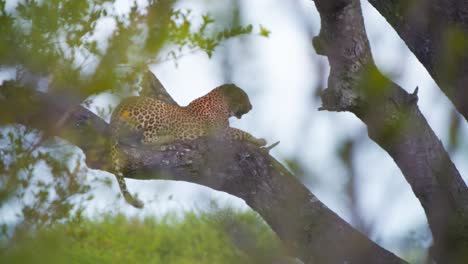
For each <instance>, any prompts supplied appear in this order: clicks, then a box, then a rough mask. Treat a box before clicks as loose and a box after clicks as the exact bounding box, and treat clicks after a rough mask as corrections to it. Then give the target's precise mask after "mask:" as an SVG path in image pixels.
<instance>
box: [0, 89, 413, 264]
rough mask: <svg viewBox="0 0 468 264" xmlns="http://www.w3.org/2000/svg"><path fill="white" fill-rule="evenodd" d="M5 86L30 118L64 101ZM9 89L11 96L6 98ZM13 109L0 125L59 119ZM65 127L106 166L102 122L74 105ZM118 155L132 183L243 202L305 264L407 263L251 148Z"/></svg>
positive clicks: (229, 145)
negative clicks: (168, 184) (220, 194)
mask: <svg viewBox="0 0 468 264" xmlns="http://www.w3.org/2000/svg"><path fill="white" fill-rule="evenodd" d="M10 88H11V89H8V87H5V86H4V87H0V95H2V96H0V106H3V105H5V104H6V103H7V102H8V101H11V102H21V101H23V102H24V104H25V105H29V106H31V107H33V108H34V109H37V110H40V109H44V110H40V111H39V112H38V113H37V114H35V115H38V114H44V115H45V116H47V112H48V111H51V112H55V111H60V109H61V107H62V106H61V104H63V103H66V102H63V100H57V98H47V96H46V95H43V94H42V95H41V94H40V93H37V92H29V93H28V92H25V91H23V92H21V93H19V94H17V93H16V92H18V91H21V89H19V88H17V87H10ZM6 91H13V92H11V93H9V94H8V95H7V96H5V94H4V92H6ZM7 93H8V92H7ZM15 96H20V97H15ZM16 109H17V108H14V107H11V108H10V107H4V108H3V107H2V108H1V109H0V110H1V112H2V113H5V115H8V116H10V117H11V118H8V119H0V123H5V122H6V123H9V122H10V123H11V122H22V123H25V124H27V125H29V126H33V127H37V128H43V127H46V126H48V124H49V123H50V124H53V123H54V122H55V121H56V120H55V121H54V120H50V121H47V122H36V121H35V119H34V118H30V113H29V111H24V112H21V113H18V112H17V111H16ZM46 109H47V110H46ZM51 119H52V118H51ZM43 120H44V119H43ZM64 129H65V130H64V131H63V132H61V133H60V135H61V137H63V138H65V139H67V140H69V141H71V142H72V143H73V144H75V145H77V146H78V147H80V148H81V149H82V150H83V151H84V153H85V155H86V162H87V164H88V166H89V167H90V168H95V169H106V168H108V166H109V160H108V155H106V154H104V153H105V152H106V151H107V149H108V148H107V140H108V127H107V124H106V123H105V122H103V121H102V120H101V119H100V118H99V117H97V116H95V115H94V114H92V113H90V112H89V111H88V110H86V109H85V108H83V107H80V106H79V107H76V108H75V109H74V112H73V113H72V114H71V115H70V118H69V119H68V120H67V122H66V123H65V125H64ZM90 142H92V143H90ZM123 151H124V153H126V156H127V159H128V161H129V164H131V165H130V166H128V167H127V168H126V171H125V175H126V176H127V177H129V178H136V179H171V180H181V181H189V182H194V183H198V184H202V185H205V186H208V187H211V188H213V189H216V190H220V191H224V192H227V193H230V194H232V195H235V196H237V197H240V198H242V199H244V200H245V201H246V202H247V204H249V205H250V206H251V207H252V208H253V209H254V210H255V211H257V212H258V213H259V214H260V215H261V216H262V217H263V219H265V221H267V223H268V224H269V225H270V226H271V228H272V229H273V230H274V231H275V232H276V233H277V234H278V236H279V237H280V238H281V240H282V241H284V243H285V245H286V246H287V247H288V248H289V249H290V250H291V254H293V255H296V256H298V257H299V258H301V259H302V260H303V261H304V262H305V263H404V261H403V260H401V259H399V258H398V257H396V256H395V255H393V254H392V253H390V252H388V251H386V250H384V249H382V248H381V247H379V246H378V245H377V244H375V243H374V242H372V241H371V240H369V239H368V238H366V237H365V236H364V235H362V234H361V233H359V232H358V231H356V230H355V229H353V228H352V227H351V226H350V225H349V224H347V223H346V222H345V221H344V220H342V219H341V218H339V217H338V216H337V215H336V214H335V213H333V212H332V211H331V210H330V209H328V208H327V207H326V206H325V205H324V204H322V203H321V202H320V201H319V200H318V199H317V198H316V197H315V196H314V195H313V194H312V193H310V191H309V190H308V189H307V188H305V187H304V186H303V185H302V184H301V183H300V182H299V181H298V180H297V179H296V178H295V177H294V176H293V175H291V174H290V173H289V172H288V171H287V170H286V169H285V168H284V167H283V166H282V165H281V164H279V163H278V162H277V161H276V160H275V159H273V158H272V157H270V156H269V155H268V154H267V153H266V152H265V151H264V150H260V149H259V148H257V147H255V146H252V145H249V144H246V143H242V142H237V141H233V142H221V141H219V140H216V139H210V138H200V139H198V140H195V141H190V142H178V143H174V144H172V145H170V146H166V147H162V148H159V149H155V148H149V147H145V146H137V147H135V146H123Z"/></svg>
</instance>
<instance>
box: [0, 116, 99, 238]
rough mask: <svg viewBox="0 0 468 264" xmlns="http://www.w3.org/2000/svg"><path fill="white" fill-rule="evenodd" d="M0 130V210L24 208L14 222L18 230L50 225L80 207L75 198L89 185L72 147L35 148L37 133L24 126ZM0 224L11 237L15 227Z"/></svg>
mask: <svg viewBox="0 0 468 264" xmlns="http://www.w3.org/2000/svg"><path fill="white" fill-rule="evenodd" d="M0 131H1V132H3V133H0V156H1V158H2V161H1V162H0V201H1V205H2V206H1V207H0V209H2V210H3V212H4V213H6V210H5V208H6V207H8V206H10V207H11V208H12V209H13V208H15V206H16V209H18V207H19V208H20V209H21V210H18V211H19V212H21V214H20V215H17V217H18V219H19V222H18V223H15V228H16V230H17V231H18V230H23V231H30V230H33V229H36V228H39V227H44V226H50V225H52V224H54V223H56V222H58V221H61V220H65V219H67V218H69V217H70V216H71V215H72V214H73V213H74V212H76V210H80V209H79V208H80V203H77V201H76V200H75V201H73V197H75V196H76V195H79V194H86V193H87V192H88V191H89V189H90V186H89V185H87V184H86V183H85V181H84V180H85V171H84V170H83V167H82V165H81V162H80V161H79V160H77V159H76V157H75V156H74V155H73V153H72V152H71V149H67V148H64V147H63V146H60V147H58V148H56V147H53V146H50V147H49V148H48V149H46V148H40V149H37V150H33V149H32V148H33V146H34V143H35V140H36V139H37V135H36V134H37V132H35V131H31V130H29V129H27V128H26V127H24V126H20V125H17V126H14V127H8V128H3V129H1V130H0ZM38 172H42V173H38ZM90 198H91V197H89V196H88V197H86V199H90ZM11 211H14V210H11ZM11 211H10V213H11ZM1 224H2V233H1V234H0V237H2V238H3V239H5V238H7V237H10V236H11V235H12V233H13V232H10V231H11V228H12V226H10V227H8V226H7V225H6V223H1Z"/></svg>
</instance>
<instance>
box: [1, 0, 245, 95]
mask: <svg viewBox="0 0 468 264" xmlns="http://www.w3.org/2000/svg"><path fill="white" fill-rule="evenodd" d="M174 2H175V1H172V0H161V1H150V3H149V5H148V6H139V5H138V4H137V3H133V6H131V9H130V11H129V12H128V13H125V14H120V13H117V12H116V11H115V10H114V8H113V6H114V1H106V0H100V1H90V0H76V1H65V2H64V1H59V0H50V1H33V0H27V1H20V2H19V3H18V4H17V6H16V8H15V9H14V10H13V11H11V10H8V11H7V10H6V8H5V4H4V2H1V3H3V4H0V34H1V35H2V41H1V42H0V65H2V66H5V65H8V66H18V65H20V66H21V67H24V68H27V69H28V70H31V71H33V72H35V73H37V74H42V75H48V76H51V77H52V79H53V82H52V84H53V85H52V86H53V87H54V89H59V90H61V89H70V88H73V90H74V92H75V93H76V94H77V95H78V97H79V98H80V99H81V100H80V101H82V100H84V99H85V98H86V97H88V96H89V95H91V94H96V93H99V92H102V91H105V90H109V89H116V88H118V89H120V90H125V89H131V88H133V89H135V87H136V86H137V85H135V84H136V83H137V82H138V81H139V80H140V78H141V74H142V73H144V72H145V70H146V67H147V66H148V65H149V64H152V63H158V62H161V61H164V60H168V59H170V60H173V59H177V58H178V57H180V56H182V55H184V54H185V53H186V52H193V51H204V52H206V54H207V55H208V56H210V57H211V56H212V54H213V52H214V50H215V49H216V48H217V47H218V46H219V45H220V44H221V42H222V41H225V40H227V39H230V38H233V37H237V36H239V35H243V34H249V33H251V31H252V25H247V26H234V27H232V28H225V29H220V30H217V29H216V27H215V24H216V21H215V20H214V19H213V18H212V17H211V16H210V15H208V14H199V15H192V12H191V10H184V9H175V8H174V7H173V5H174ZM198 17H201V20H202V21H201V23H194V22H193V21H195V20H197V18H198ZM161 53H163V54H161ZM164 53H166V54H164ZM122 66H124V68H122Z"/></svg>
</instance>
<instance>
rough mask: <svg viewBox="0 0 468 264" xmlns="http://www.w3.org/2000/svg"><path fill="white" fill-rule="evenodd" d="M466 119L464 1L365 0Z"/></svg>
mask: <svg viewBox="0 0 468 264" xmlns="http://www.w3.org/2000/svg"><path fill="white" fill-rule="evenodd" d="M369 2H370V3H371V4H372V5H373V6H374V7H375V8H376V9H377V10H378V11H379V12H380V14H382V16H384V17H385V18H386V19H387V21H388V22H389V23H390V25H392V27H393V28H394V29H395V30H396V31H397V32H398V34H399V35H400V37H401V38H402V39H403V41H405V43H406V45H408V47H409V49H410V50H411V51H412V52H413V53H414V55H416V57H417V58H418V59H419V61H420V62H421V63H422V64H423V65H424V67H426V69H427V71H428V72H429V73H430V74H431V76H432V78H434V80H435V81H436V82H437V84H438V85H439V86H440V88H441V89H442V91H444V93H445V94H446V95H447V97H448V98H449V99H450V100H451V101H452V102H453V104H454V105H455V107H456V108H457V110H458V112H460V113H461V114H462V115H463V116H464V117H465V119H466V120H467V121H468V89H467V87H468V54H467V53H466V50H467V49H468V1H460V0H417V1H407V0H369Z"/></svg>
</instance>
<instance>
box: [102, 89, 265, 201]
mask: <svg viewBox="0 0 468 264" xmlns="http://www.w3.org/2000/svg"><path fill="white" fill-rule="evenodd" d="M251 109H252V104H251V103H250V99H249V97H248V95H247V93H246V92H245V91H244V90H242V89H241V88H240V87H238V86H236V85H235V84H224V85H221V86H218V87H216V88H214V89H213V90H212V91H210V92H209V93H208V94H206V95H204V96H202V97H199V98H197V99H195V100H193V101H192V102H190V103H189V104H188V105H187V106H179V105H175V104H170V103H167V102H164V101H162V100H159V99H156V98H153V97H145V96H131V97H128V98H126V99H124V100H122V102H121V103H120V104H119V105H118V106H117V107H116V109H115V110H114V112H113V113H112V117H111V122H110V128H111V133H112V143H111V156H112V163H113V164H112V167H113V171H112V172H113V174H114V175H115V177H116V179H117V182H118V185H119V188H120V192H121V194H122V195H123V197H124V199H125V200H126V202H127V203H129V204H130V205H132V206H134V207H136V208H142V207H143V206H144V204H143V202H141V201H140V200H139V199H137V198H136V197H134V196H133V195H132V194H130V192H129V191H128V189H127V185H126V183H125V179H124V174H123V173H122V170H123V168H124V167H125V160H124V158H122V155H121V154H120V146H121V144H122V141H123V138H124V137H125V136H126V135H128V134H129V133H128V131H132V133H130V134H139V135H141V136H140V138H139V139H138V140H139V141H140V142H139V143H141V144H143V145H154V146H163V145H168V144H170V143H173V142H175V141H184V140H195V139H197V138H200V137H204V136H216V137H220V138H222V139H227V140H238V141H244V142H248V143H250V144H253V145H256V146H258V147H262V146H265V145H266V140H265V139H263V138H256V137H254V136H252V135H251V134H249V133H248V132H245V131H243V130H240V129H237V128H233V127H230V126H229V118H230V117H234V116H235V117H236V118H238V119H240V118H241V117H242V116H243V115H244V114H246V113H248V112H249V111H250V110H251ZM134 132H136V133H134Z"/></svg>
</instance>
